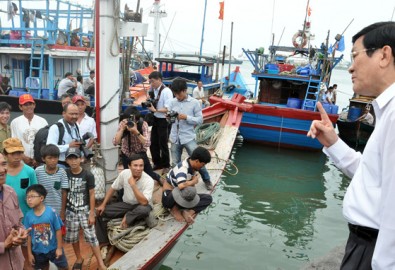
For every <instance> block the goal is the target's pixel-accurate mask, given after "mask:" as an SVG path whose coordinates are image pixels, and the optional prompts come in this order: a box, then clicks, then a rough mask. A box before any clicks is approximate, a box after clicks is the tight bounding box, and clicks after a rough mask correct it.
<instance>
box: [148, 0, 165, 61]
mask: <svg viewBox="0 0 395 270" xmlns="http://www.w3.org/2000/svg"><path fill="white" fill-rule="evenodd" d="M149 16H150V17H153V18H154V47H153V49H152V54H153V56H152V59H153V60H155V59H156V58H158V57H159V55H160V52H159V50H160V46H159V42H160V41H159V22H160V19H161V18H164V17H167V13H166V11H165V10H162V9H161V6H160V0H155V2H154V4H153V5H152V8H151V11H150V13H149Z"/></svg>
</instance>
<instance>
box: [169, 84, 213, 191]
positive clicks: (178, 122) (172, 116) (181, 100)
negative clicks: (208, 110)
mask: <svg viewBox="0 0 395 270" xmlns="http://www.w3.org/2000/svg"><path fill="white" fill-rule="evenodd" d="M172 89H173V93H174V95H175V96H176V98H174V99H172V100H171V102H170V103H169V104H168V106H167V107H168V110H169V112H168V116H169V120H170V122H174V123H173V125H172V127H171V131H170V142H171V156H172V159H173V164H172V165H173V167H174V166H175V165H176V164H178V163H179V162H180V161H181V155H182V150H183V149H184V148H185V149H186V151H187V153H188V155H189V156H191V155H192V152H193V150H195V149H196V148H197V147H198V145H197V143H196V134H195V130H194V128H195V126H196V125H199V124H201V123H203V114H202V108H201V106H200V103H199V101H198V100H196V99H194V98H192V97H190V96H189V95H188V93H187V82H186V80H184V79H175V80H174V81H173V83H172ZM199 173H200V175H201V176H202V180H203V182H204V184H205V186H206V188H207V190H211V189H212V188H213V185H212V184H211V181H210V175H209V173H208V171H207V169H206V168H205V167H202V168H201V169H200V170H199Z"/></svg>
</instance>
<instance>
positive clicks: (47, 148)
mask: <svg viewBox="0 0 395 270" xmlns="http://www.w3.org/2000/svg"><path fill="white" fill-rule="evenodd" d="M40 154H41V157H42V158H43V159H44V158H45V157H57V158H58V157H59V155H60V151H59V148H58V147H57V146H56V145H54V144H47V145H44V146H43V147H41V150H40Z"/></svg>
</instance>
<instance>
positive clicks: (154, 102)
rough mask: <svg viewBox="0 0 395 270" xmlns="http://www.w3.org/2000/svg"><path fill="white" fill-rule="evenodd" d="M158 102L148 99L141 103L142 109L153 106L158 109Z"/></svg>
mask: <svg viewBox="0 0 395 270" xmlns="http://www.w3.org/2000/svg"><path fill="white" fill-rule="evenodd" d="M156 103H157V102H156V100H155V99H152V98H148V99H147V100H146V101H144V102H141V107H143V108H147V107H151V106H152V105H154V107H156Z"/></svg>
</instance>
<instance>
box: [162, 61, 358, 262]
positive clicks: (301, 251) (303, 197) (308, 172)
mask: <svg viewBox="0 0 395 270" xmlns="http://www.w3.org/2000/svg"><path fill="white" fill-rule="evenodd" d="M251 70H252V68H251V67H249V65H248V63H244V64H243V66H242V67H241V72H242V73H243V74H244V76H245V79H246V80H247V81H248V83H249V84H250V85H251V86H252V87H253V86H254V85H255V84H254V81H253V80H251V79H250V78H249V73H250V71H251ZM334 83H337V84H338V90H339V91H338V96H337V99H338V101H337V104H338V105H339V108H340V109H342V108H344V107H346V106H347V105H348V99H350V98H351V96H352V84H351V79H350V75H349V74H348V73H347V71H344V70H334V72H333V75H332V80H331V85H332V84H334ZM252 90H253V89H252ZM230 160H231V161H232V162H234V164H235V165H236V166H237V167H238V169H239V173H238V174H237V175H235V176H233V175H229V174H227V173H226V172H224V173H223V177H222V179H221V182H220V183H219V186H218V187H217V188H216V190H215V192H214V193H213V199H214V201H213V204H212V205H211V206H210V207H209V208H208V209H206V211H204V212H202V213H201V214H199V216H198V217H197V218H196V221H195V223H194V224H193V225H192V226H190V227H189V229H188V230H187V231H186V232H185V233H184V234H183V235H182V236H181V237H180V239H179V240H178V243H177V244H176V246H175V247H174V248H173V250H172V251H171V253H170V254H169V256H168V257H167V259H166V260H165V261H164V262H163V265H162V266H161V267H160V269H162V270H164V269H243V270H246V269H276V270H277V269H300V268H302V267H303V266H304V265H306V264H308V263H309V262H310V261H311V260H313V259H315V258H318V257H322V256H324V255H326V254H327V253H328V252H329V251H330V250H332V249H333V248H334V247H337V246H344V245H345V242H346V240H347V237H348V230H347V223H346V221H345V219H344V218H343V216H342V200H343V197H344V194H345V191H346V188H347V186H348V184H349V181H350V180H349V179H348V178H347V177H346V176H344V175H343V174H342V173H341V172H340V171H339V170H338V169H337V168H336V167H335V166H334V165H333V163H332V162H331V161H330V160H328V159H327V157H326V156H325V155H324V154H323V153H322V152H304V151H296V150H287V149H277V148H275V147H265V146H258V145H255V144H251V143H246V142H243V140H242V138H241V137H238V139H237V141H236V142H235V145H234V147H233V151H232V155H231V157H230ZM227 169H228V170H229V171H231V172H232V171H233V169H232V167H231V166H228V167H227Z"/></svg>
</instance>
